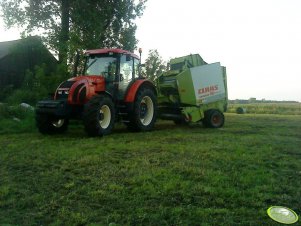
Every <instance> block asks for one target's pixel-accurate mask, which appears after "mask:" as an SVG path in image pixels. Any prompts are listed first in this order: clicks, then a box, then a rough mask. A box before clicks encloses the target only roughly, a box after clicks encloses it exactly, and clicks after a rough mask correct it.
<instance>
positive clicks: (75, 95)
mask: <svg viewBox="0 0 301 226" xmlns="http://www.w3.org/2000/svg"><path fill="white" fill-rule="evenodd" d="M83 87H86V88H87V92H88V93H87V94H86V96H85V100H86V98H87V96H89V89H88V87H89V81H88V80H87V79H81V80H78V81H76V82H75V83H74V84H73V85H72V87H71V88H70V91H69V95H68V103H69V104H80V101H79V93H80V92H79V91H80V90H81V88H83Z"/></svg>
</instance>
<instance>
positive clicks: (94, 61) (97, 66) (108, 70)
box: [85, 54, 117, 78]
mask: <svg viewBox="0 0 301 226" xmlns="http://www.w3.org/2000/svg"><path fill="white" fill-rule="evenodd" d="M116 65H117V58H116V56H114V55H112V56H109V55H106V54H105V55H90V56H89V57H88V58H87V61H86V66H85V74H86V75H99V76H104V77H106V78H109V77H110V76H111V77H113V76H114V75H115V72H116Z"/></svg>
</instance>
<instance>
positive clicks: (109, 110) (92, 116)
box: [83, 95, 115, 136]
mask: <svg viewBox="0 0 301 226" xmlns="http://www.w3.org/2000/svg"><path fill="white" fill-rule="evenodd" d="M83 122H84V126H85V130H86V132H87V134H88V135H89V136H103V135H107V134H109V133H111V131H112V129H113V127H114V122H115V108H114V104H113V102H112V99H111V98H110V97H108V96H106V95H95V96H93V97H92V98H91V99H90V101H89V102H88V103H87V104H86V105H85V108H84V113H83Z"/></svg>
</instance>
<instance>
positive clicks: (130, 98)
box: [124, 79, 157, 103]
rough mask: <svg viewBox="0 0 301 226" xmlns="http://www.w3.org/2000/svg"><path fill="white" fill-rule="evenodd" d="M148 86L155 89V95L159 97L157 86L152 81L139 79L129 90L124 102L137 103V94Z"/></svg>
mask: <svg viewBox="0 0 301 226" xmlns="http://www.w3.org/2000/svg"><path fill="white" fill-rule="evenodd" d="M144 86H148V87H150V88H151V89H153V91H154V93H155V95H157V91H156V88H155V85H154V83H153V82H151V81H150V80H146V79H139V80H136V81H135V82H134V83H133V84H132V85H131V87H130V88H129V89H128V91H127V94H126V96H125V99H124V102H126V103H133V102H134V101H135V97H136V93H137V92H138V90H139V89H140V88H141V87H144Z"/></svg>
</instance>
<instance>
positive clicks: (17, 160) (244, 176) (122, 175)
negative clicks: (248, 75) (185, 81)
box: [0, 113, 301, 226]
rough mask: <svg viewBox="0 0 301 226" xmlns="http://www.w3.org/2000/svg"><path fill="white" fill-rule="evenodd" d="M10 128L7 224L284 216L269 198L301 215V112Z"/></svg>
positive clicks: (3, 213) (5, 136) (4, 178)
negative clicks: (143, 124)
mask: <svg viewBox="0 0 301 226" xmlns="http://www.w3.org/2000/svg"><path fill="white" fill-rule="evenodd" d="M14 123H15V124H14V125H18V122H14ZM27 123H29V122H27ZM11 125H12V124H11V123H10V124H9V123H8V124H7V126H8V127H10V126H11ZM5 128H6V133H2V134H1V135H0V225H88V226H93V225H94V226H100V225H110V226H113V225H115V226H116V225H205V226H206V225H229V226H230V225H231V226H233V225H242V226H246V225H250V226H251V225H252V226H253V225H271V226H272V225H281V224H277V223H275V222H274V221H273V220H271V219H270V218H269V217H268V216H267V214H266V210H267V208H269V207H270V206H271V205H283V206H288V207H290V208H292V209H293V210H295V211H296V212H297V213H298V214H299V216H300V215H301V189H300V187H301V180H300V178H301V116H300V115H288V116H287V115H270V114H269V115H260V114H244V115H237V114H230V113H227V114H226V124H225V127H224V128H221V129H217V130H215V129H206V128H203V127H202V126H201V125H195V126H190V127H185V126H175V125H173V123H171V122H159V123H158V124H157V126H156V129H155V131H153V132H149V133H129V132H128V131H127V130H125V128H124V127H123V126H118V127H117V128H116V129H115V130H114V133H113V134H111V135H109V136H106V137H103V138H88V137H86V135H85V134H84V132H83V128H82V126H81V125H72V126H71V128H70V130H69V131H68V132H67V133H66V134H64V135H56V136H42V135H40V134H39V133H37V132H36V131H35V130H34V131H32V132H30V131H27V130H26V129H25V127H20V128H21V130H19V131H14V130H13V129H9V128H7V127H2V131H4V129H5ZM16 128H17V127H16ZM16 132H18V133H16ZM296 225H297V224H296Z"/></svg>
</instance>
